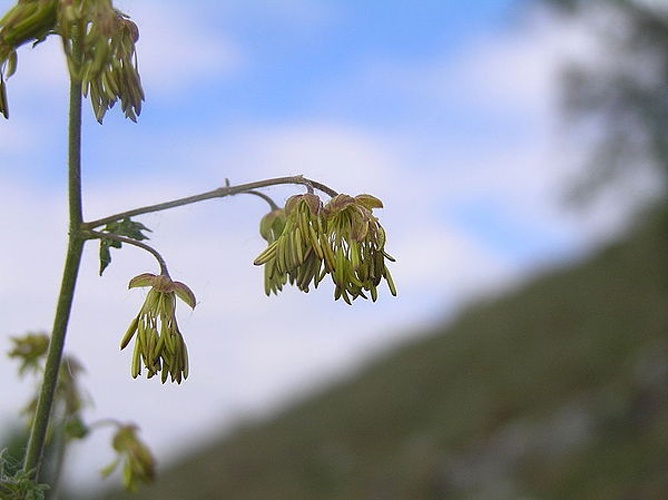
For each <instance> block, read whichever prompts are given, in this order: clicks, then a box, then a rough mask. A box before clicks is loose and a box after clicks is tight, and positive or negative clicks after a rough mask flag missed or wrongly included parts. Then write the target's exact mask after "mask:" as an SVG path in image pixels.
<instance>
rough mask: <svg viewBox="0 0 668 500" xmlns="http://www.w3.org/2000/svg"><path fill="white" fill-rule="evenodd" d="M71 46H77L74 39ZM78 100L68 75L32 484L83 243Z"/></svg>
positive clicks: (31, 449) (28, 459)
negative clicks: (61, 261)
mask: <svg viewBox="0 0 668 500" xmlns="http://www.w3.org/2000/svg"><path fill="white" fill-rule="evenodd" d="M74 45H78V43H77V40H76V37H75V39H74ZM81 101H82V98H81V80H80V79H79V78H77V77H75V76H72V75H71V76H70V104H69V138H68V200H69V201H68V203H69V241H68V245H67V255H66V257H65V265H64V268H63V277H62V281H61V285H60V294H59V295H58V303H57V305H56V313H55V317H54V320H53V330H52V332H51V340H50V342H49V351H48V353H47V357H46V364H45V366H44V379H43V382H42V387H41V390H40V394H39V399H38V401H37V407H36V409H35V416H34V419H33V422H32V426H31V429H30V437H29V440H28V448H27V450H26V455H25V459H24V462H23V470H24V472H26V473H28V474H30V476H31V477H32V478H33V480H35V481H37V480H38V477H39V471H40V467H41V464H42V457H43V455H44V447H45V443H46V435H47V431H48V427H49V420H50V419H51V415H52V413H53V404H54V399H55V393H56V389H57V386H58V375H59V372H60V366H61V361H62V357H63V348H64V346H65V337H66V335H67V326H68V323H69V319H70V312H71V310H72V303H73V301H74V290H75V287H76V282H77V277H78V274H79V267H80V264H81V256H82V254H83V247H84V242H85V238H84V237H83V235H82V231H81V224H82V222H83V209H82V197H81Z"/></svg>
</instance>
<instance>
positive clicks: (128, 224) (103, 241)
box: [100, 217, 151, 276]
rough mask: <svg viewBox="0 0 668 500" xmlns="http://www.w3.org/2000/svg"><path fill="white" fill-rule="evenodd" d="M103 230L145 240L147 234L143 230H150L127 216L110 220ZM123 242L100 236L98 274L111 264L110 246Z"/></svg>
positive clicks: (120, 245) (116, 245)
mask: <svg viewBox="0 0 668 500" xmlns="http://www.w3.org/2000/svg"><path fill="white" fill-rule="evenodd" d="M104 232H105V233H108V234H115V235H117V236H124V237H126V238H130V239H133V240H137V241H142V240H147V239H148V236H146V235H145V234H144V232H149V233H150V232H151V230H150V229H149V228H147V227H146V226H145V225H144V224H142V223H141V222H135V221H133V220H132V219H130V218H129V217H126V218H124V219H121V220H117V221H114V222H110V223H109V224H107V226H106V227H105V228H104ZM122 246H123V244H122V243H121V242H120V241H117V240H112V239H111V238H100V276H102V273H103V272H104V270H105V269H106V268H107V267H108V266H109V264H111V251H110V249H111V248H121V247H122Z"/></svg>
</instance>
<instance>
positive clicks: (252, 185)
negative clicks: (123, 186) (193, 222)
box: [82, 175, 338, 229]
mask: <svg viewBox="0 0 668 500" xmlns="http://www.w3.org/2000/svg"><path fill="white" fill-rule="evenodd" d="M282 184H301V185H304V186H306V187H309V188H316V189H318V190H320V191H322V192H323V193H327V194H328V195H329V196H332V197H333V196H336V195H337V194H338V193H337V192H336V191H334V190H333V189H331V188H329V187H327V186H325V185H324V184H321V183H319V182H316V181H313V180H311V179H307V178H306V177H304V176H303V175H295V176H292V177H276V178H273V179H265V180H262V181H257V182H249V183H247V184H239V185H237V186H224V187H220V188H218V189H214V190H212V191H207V192H205V193H201V194H196V195H193V196H186V197H185V198H179V199H177V200H172V201H167V202H164V203H158V204H157V205H149V206H146V207H140V208H135V209H133V210H128V211H127V212H121V213H118V214H115V215H110V216H109V217H104V218H102V219H97V220H94V221H90V222H86V223H84V224H83V226H82V227H83V228H84V229H94V228H96V227H100V226H103V225H105V224H108V223H109V222H115V221H118V220H121V219H125V218H128V217H134V216H136V215H143V214H149V213H153V212H159V211H161V210H167V209H170V208H175V207H181V206H184V205H190V204H191V203H197V202H200V201H204V200H210V199H213V198H224V197H226V196H232V195H235V194H242V193H248V192H251V191H255V190H257V189H261V188H265V187H270V186H279V185H282Z"/></svg>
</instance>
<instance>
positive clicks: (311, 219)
mask: <svg viewBox="0 0 668 500" xmlns="http://www.w3.org/2000/svg"><path fill="white" fill-rule="evenodd" d="M321 212H322V202H321V201H320V198H319V197H318V196H316V195H315V194H312V193H306V194H301V195H296V196H292V197H290V198H288V200H287V201H286V203H285V208H283V209H279V210H274V211H272V212H270V213H269V214H267V215H265V217H264V218H263V219H262V221H261V222H260V234H261V235H262V237H263V238H264V239H265V240H267V242H268V243H269V245H268V246H267V248H266V249H265V250H264V252H262V253H261V254H260V255H258V257H257V258H256V259H255V262H254V263H255V265H258V266H259V265H264V266H265V267H264V285H265V292H266V294H267V295H270V294H271V293H278V292H279V291H281V290H282V289H283V286H284V285H285V284H286V283H287V282H288V281H289V282H290V284H292V285H296V286H297V287H298V288H299V289H300V290H302V291H304V292H308V290H309V286H310V285H311V284H313V285H314V286H316V287H317V286H318V283H319V282H320V280H321V279H322V276H321V272H320V271H321V268H322V251H321V250H320V247H319V244H318V234H319V233H320V232H321V231H322V220H321Z"/></svg>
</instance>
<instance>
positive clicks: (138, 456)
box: [101, 425, 155, 492]
mask: <svg viewBox="0 0 668 500" xmlns="http://www.w3.org/2000/svg"><path fill="white" fill-rule="evenodd" d="M112 446H113V448H114V451H115V452H116V454H117V455H118V456H117V458H116V459H115V460H114V461H113V462H111V463H110V464H109V465H107V466H106V467H105V468H104V469H102V471H101V472H102V476H104V477H106V476H108V475H109V474H111V473H112V472H113V471H114V470H116V468H117V467H118V466H119V464H121V463H122V464H123V470H122V474H123V485H124V486H125V488H126V489H127V490H128V491H131V492H135V491H136V490H137V487H138V486H139V483H144V484H148V483H152V482H153V481H154V480H155V458H153V454H152V453H151V450H149V449H148V447H147V446H146V445H145V444H144V443H143V442H142V441H141V440H140V439H139V437H138V436H137V427H136V426H134V425H119V426H118V429H117V430H116V433H115V434H114V437H113V439H112Z"/></svg>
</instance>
